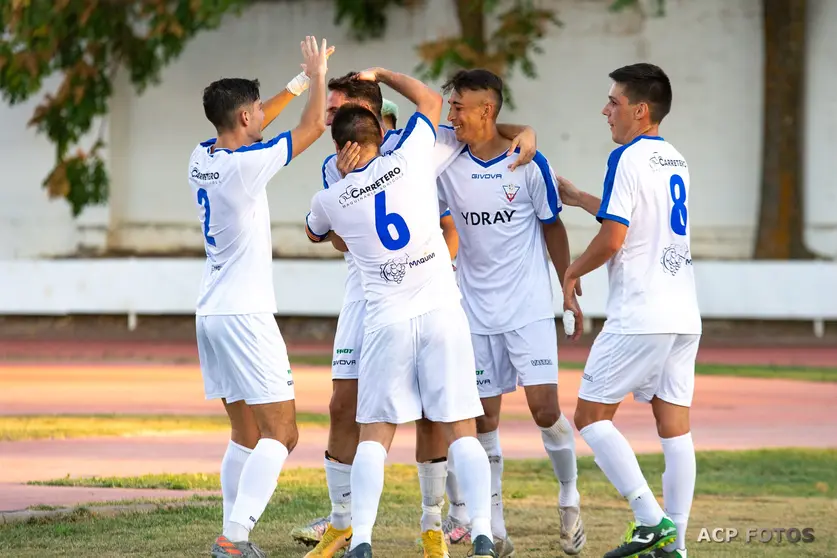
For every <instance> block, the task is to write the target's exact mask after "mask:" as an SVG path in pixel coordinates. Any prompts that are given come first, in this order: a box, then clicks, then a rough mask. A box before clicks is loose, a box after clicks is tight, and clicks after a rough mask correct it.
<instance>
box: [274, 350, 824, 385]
mask: <svg viewBox="0 0 837 558" xmlns="http://www.w3.org/2000/svg"><path fill="white" fill-rule="evenodd" d="M291 364H292V365H305V366H331V355H298V356H292V357H291ZM560 366H561V368H562V369H568V370H583V369H584V363H583V362H570V361H561V362H560ZM695 373H696V374H698V375H704V376H738V377H746V378H774V379H775V378H781V379H785V380H806V381H811V382H837V368H813V367H801V366H756V365H727V364H705V363H698V364H697V365H696V366H695Z"/></svg>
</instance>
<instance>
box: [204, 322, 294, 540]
mask: <svg viewBox="0 0 837 558" xmlns="http://www.w3.org/2000/svg"><path fill="white" fill-rule="evenodd" d="M210 318H211V321H208V322H207V325H208V328H207V329H208V331H209V337H210V339H211V340H212V343H213V346H214V347H215V348H216V352H217V354H218V355H219V361H220V362H221V363H222V365H223V366H224V367H225V368H226V369H227V370H229V371H230V372H229V377H231V378H232V379H233V381H234V382H235V384H236V387H237V389H238V392H239V393H240V394H241V396H243V399H244V402H245V403H246V404H247V405H248V406H249V407H250V409H251V411H252V414H253V418H254V419H255V422H256V424H257V426H258V428H259V432H260V439H259V441H258V442H257V443H256V445H255V447H254V448H253V451H252V453H251V454H250V455H249V457H248V458H247V460H246V461H245V462H244V466H243V467H242V470H241V476H240V480H239V484H238V493H237V495H236V499H235V503H234V504H233V507H232V511H231V513H230V517H229V521H228V523H227V525H226V526H225V527H224V534H223V536H222V537H219V539H218V540H217V541H216V544H215V545H214V546H213V555H214V556H231V555H236V554H235V552H234V550H237V551H238V552H240V553H243V554H244V555H245V556H251V555H252V556H258V555H259V554H258V553H259V552H261V551H260V550H258V549H257V548H256V547H255V546H254V545H252V543H250V542H249V535H250V531H251V530H252V529H253V527H255V524H256V523H257V522H258V520H259V518H260V517H261V515H262V513H264V509H265V507H267V504H268V502H269V501H270V498H271V496H272V495H273V492H274V491H275V489H276V482H277V479H278V478H279V474H280V473H281V471H282V467H283V465H284V463H285V460H286V459H287V457H288V454H289V452H290V451H292V450H293V448H294V447H295V446H296V443H297V439H298V432H297V428H296V408H295V405H294V388H293V379H292V375H291V370H290V364H289V363H288V356H287V350H286V348H285V343H284V340H283V339H282V335H281V334H280V333H279V328H278V326H277V325H276V320H275V319H274V317H273V315H272V314H249V315H238V316H211V317H210Z"/></svg>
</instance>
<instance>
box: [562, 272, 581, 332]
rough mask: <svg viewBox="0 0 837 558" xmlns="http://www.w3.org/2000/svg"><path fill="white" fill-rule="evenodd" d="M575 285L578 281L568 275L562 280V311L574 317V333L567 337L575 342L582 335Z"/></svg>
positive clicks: (579, 308)
mask: <svg viewBox="0 0 837 558" xmlns="http://www.w3.org/2000/svg"><path fill="white" fill-rule="evenodd" d="M577 283H578V279H577V278H570V276H569V274H568V276H567V277H566V278H565V279H564V311H565V312H566V311H567V310H569V311H570V312H572V313H573V316H574V317H575V331H573V334H572V335H569V336H568V337H569V338H570V339H571V340H572V341H575V340H576V339H578V338H579V337H581V334H582V333H584V314H582V313H581V307H580V306H579V304H578V299H577V298H576V293H575V289H576V285H577Z"/></svg>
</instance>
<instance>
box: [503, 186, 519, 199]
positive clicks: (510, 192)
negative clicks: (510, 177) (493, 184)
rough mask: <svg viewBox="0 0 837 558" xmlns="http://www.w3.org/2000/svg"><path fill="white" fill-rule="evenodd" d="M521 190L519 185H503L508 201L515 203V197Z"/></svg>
mask: <svg viewBox="0 0 837 558" xmlns="http://www.w3.org/2000/svg"><path fill="white" fill-rule="evenodd" d="M518 190H520V186H518V185H517V184H503V192H505V194H506V199H507V200H509V201H510V202H511V201H514V197H515V196H516V195H517V191H518Z"/></svg>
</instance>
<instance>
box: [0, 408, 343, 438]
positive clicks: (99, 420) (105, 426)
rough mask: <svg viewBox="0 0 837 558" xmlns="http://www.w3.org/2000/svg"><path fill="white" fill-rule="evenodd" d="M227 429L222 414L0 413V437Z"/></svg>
mask: <svg viewBox="0 0 837 558" xmlns="http://www.w3.org/2000/svg"><path fill="white" fill-rule="evenodd" d="M328 421H329V418H328V415H325V414H319V413H297V422H298V424H299V425H300V426H303V425H306V426H313V425H317V426H327V425H328ZM228 429H229V421H228V420H227V417H226V416H225V415H195V416H182V415H12V416H0V441H6V442H10V441H11V442H15V441H21V440H41V439H53V440H56V439H65V438H88V437H94V436H96V437H100V436H162V435H174V434H182V433H196V432H216V431H222V430H228Z"/></svg>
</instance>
